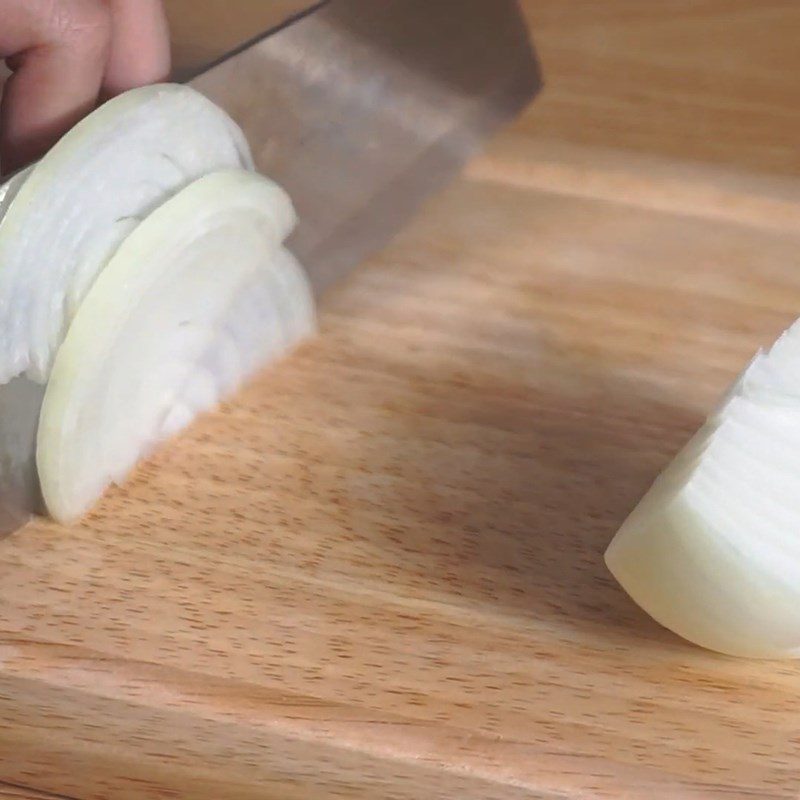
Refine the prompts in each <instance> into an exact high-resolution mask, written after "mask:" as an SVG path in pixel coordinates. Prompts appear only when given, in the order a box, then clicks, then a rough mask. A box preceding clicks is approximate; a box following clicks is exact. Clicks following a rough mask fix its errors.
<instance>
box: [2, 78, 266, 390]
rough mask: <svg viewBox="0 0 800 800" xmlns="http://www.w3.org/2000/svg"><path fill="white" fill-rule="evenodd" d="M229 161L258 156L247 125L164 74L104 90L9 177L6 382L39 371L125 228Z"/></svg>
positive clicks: (248, 163) (243, 163)
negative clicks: (116, 92)
mask: <svg viewBox="0 0 800 800" xmlns="http://www.w3.org/2000/svg"><path fill="white" fill-rule="evenodd" d="M228 167H244V168H248V169H249V168H251V167H252V159H251V156H250V152H249V149H248V146H247V143H246V141H245V138H244V136H243V134H242V132H241V130H240V129H239V128H238V127H237V126H236V124H235V123H234V122H233V121H232V120H231V119H230V117H228V115H227V114H226V113H225V112H224V111H222V110H221V109H220V108H218V107H217V106H216V105H214V103H212V102H211V101H210V100H208V99H206V98H205V97H203V95H201V94H199V93H198V92H196V91H195V90H193V89H190V88H189V87H187V86H179V85H173V84H165V85H159V86H149V87H145V88H142V89H135V90H133V91H130V92H127V93H125V94H123V95H121V96H119V97H117V98H115V99H114V100H111V101H109V102H108V103H106V104H105V105H103V106H102V107H101V108H99V109H98V110H97V111H95V112H94V113H93V114H91V115H90V116H88V117H87V118H86V119H84V120H83V121H82V122H80V123H79V124H78V125H77V126H76V127H75V128H73V129H72V130H71V131H70V132H69V133H68V134H67V135H66V136H64V137H63V138H62V139H61V141H59V142H58V144H56V146H55V147H54V148H53V149H52V150H51V151H50V152H49V153H48V154H47V155H46V156H45V157H44V158H43V159H42V160H41V161H40V162H39V163H38V164H36V165H35V166H34V167H33V169H32V170H30V171H26V172H25V173H22V174H21V175H20V176H17V177H16V178H15V179H12V182H10V184H9V185H8V188H7V191H6V192H5V197H2V196H0V216H2V219H0V383H5V382H6V381H8V380H10V379H11V378H13V377H15V376H16V375H19V374H22V373H26V374H27V375H28V376H29V377H30V378H32V379H33V380H36V381H38V382H40V383H44V382H45V381H46V380H47V378H48V375H49V373H50V368H51V366H52V362H53V357H54V355H55V352H56V350H57V349H58V347H59V345H60V344H61V341H62V340H63V338H64V334H65V332H66V330H67V327H68V326H69V322H70V320H71V319H72V317H73V316H74V314H75V312H76V310H77V308H78V307H79V305H80V303H81V301H82V299H83V297H84V296H85V295H86V292H87V291H88V290H89V288H90V287H91V285H92V283H93V282H94V280H95V278H96V276H97V275H98V273H99V272H100V271H101V270H102V268H103V266H104V265H105V264H106V263H107V262H108V259H109V258H110V257H111V255H112V254H113V253H114V252H115V251H116V249H117V248H118V247H119V245H120V243H121V242H122V241H123V239H124V238H125V237H126V236H127V235H128V234H129V233H130V232H131V230H133V229H134V228H135V227H136V225H137V224H138V223H139V222H140V221H141V220H142V219H143V218H144V217H145V216H146V215H147V214H149V213H150V212H151V211H153V210H154V209H155V208H157V207H158V206H159V205H161V203H163V202H164V200H166V199H167V198H168V197H170V196H171V195H173V194H174V193H175V192H176V191H178V190H180V189H182V188H184V187H185V186H187V185H188V184H189V183H191V182H192V181H194V180H196V179H197V178H199V177H200V176H202V175H205V174H207V173H209V172H211V171H214V170H218V169H224V168H228ZM2 194H3V192H0V195H2ZM3 210H5V214H4V215H3V214H2V212H3Z"/></svg>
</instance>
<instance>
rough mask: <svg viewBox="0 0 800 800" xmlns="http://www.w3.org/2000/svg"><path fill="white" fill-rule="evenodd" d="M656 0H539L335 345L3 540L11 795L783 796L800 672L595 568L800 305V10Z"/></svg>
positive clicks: (6, 763)
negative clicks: (530, 101)
mask: <svg viewBox="0 0 800 800" xmlns="http://www.w3.org/2000/svg"><path fill="white" fill-rule="evenodd" d="M654 5H658V7H659V9H661V16H659V15H658V13H656V11H655V10H653V9H652V8H651V7H650V6H648V7H647V9H644V8H643V7H642V6H641V4H638V3H629V2H623V0H614V2H612V0H608V2H603V3H590V2H588V0H586V2H577V3H572V4H570V6H569V9H565V4H563V3H558V2H556V0H552V2H544V0H542V2H539V0H537V2H536V3H531V6H532V8H533V10H532V15H533V18H534V21H535V22H537V23H538V30H539V31H540V39H539V44H540V48H541V50H542V54H543V61H544V63H545V67H546V68H547V65H548V64H552V65H553V72H551V73H550V86H551V88H550V91H549V94H546V95H545V97H544V98H543V99H542V101H541V103H540V104H537V106H535V107H534V108H533V109H532V110H531V112H530V113H529V114H528V115H527V117H526V118H525V119H524V120H522V121H521V122H520V123H519V124H518V125H517V126H516V127H515V128H514V129H512V130H511V131H510V132H508V133H506V134H504V135H503V136H501V137H500V138H499V139H498V140H497V141H496V142H495V143H494V144H493V145H492V147H491V148H490V150H489V152H488V153H487V154H486V155H485V156H483V157H481V158H479V159H476V160H475V161H474V162H473V163H472V164H471V166H470V167H469V169H468V171H467V173H466V175H465V176H464V177H463V179H461V180H460V181H458V182H457V183H456V184H455V185H454V186H452V187H451V188H450V189H449V190H448V191H447V192H445V193H444V194H443V195H442V196H440V197H439V198H437V199H436V200H434V201H433V202H432V203H430V204H429V205H428V207H427V208H426V209H425V211H424V212H423V213H422V214H421V215H420V217H419V218H418V220H417V221H416V222H415V224H414V225H413V226H412V227H411V228H410V229H409V230H408V231H406V232H405V233H404V234H403V235H402V236H401V237H400V238H399V239H398V240H397V241H396V242H395V243H394V244H393V245H392V246H391V247H390V248H389V249H388V250H387V251H386V252H384V253H383V254H382V255H381V256H380V257H378V258H376V259H374V260H373V261H372V262H371V263H370V264H368V265H365V267H364V268H363V269H362V270H360V271H359V272H358V273H357V274H356V275H355V276H354V277H353V279H352V280H351V281H350V282H349V283H348V284H347V285H345V286H343V287H342V288H341V289H340V290H339V291H338V292H337V293H336V294H335V295H333V296H332V297H331V298H330V301H329V302H328V304H327V306H326V308H325V310H324V313H323V316H322V332H321V335H320V336H319V338H318V339H317V340H316V341H314V342H312V343H310V344H308V345H307V346H305V347H304V348H303V349H302V350H300V351H299V352H298V353H297V354H296V355H294V356H293V357H292V358H291V359H289V360H288V361H287V362H285V363H283V364H281V365H280V366H279V367H277V368H275V369H273V370H271V371H269V372H267V373H266V374H264V375H263V376H262V377H261V378H260V379H259V380H257V381H256V382H254V383H253V384H252V385H251V386H250V387H249V388H248V389H246V390H245V391H244V392H242V394H241V395H240V396H239V397H237V398H236V399H235V400H234V401H233V402H231V403H230V404H229V405H228V406H226V407H225V408H224V409H223V410H222V411H221V412H219V413H217V414H215V415H213V416H211V417H209V418H207V419H205V420H203V421H201V422H200V423H199V424H198V425H196V426H195V427H194V428H193V429H192V430H191V431H190V432H189V433H188V434H187V435H185V436H184V437H182V438H181V439H180V440H179V441H178V442H176V443H174V444H171V445H169V446H168V447H167V448H166V449H165V450H164V451H163V452H162V453H161V454H160V455H159V456H158V457H157V458H156V459H154V460H153V461H152V462H150V463H149V464H147V465H146V466H144V467H143V468H142V469H141V470H139V472H138V473H137V475H136V476H135V478H134V480H133V481H132V482H131V484H130V485H128V486H127V487H126V488H125V489H123V490H116V491H113V492H112V493H111V494H110V495H109V497H108V498H107V499H106V500H105V501H104V502H103V503H102V504H101V506H100V507H99V508H98V510H97V512H96V513H95V514H94V515H93V516H92V517H91V518H90V519H88V520H87V521H86V522H85V523H84V524H83V525H81V526H78V527H76V528H73V529H71V530H66V529H64V528H61V527H59V526H56V525H53V524H49V523H45V522H40V523H37V524H35V525H32V526H31V527H29V528H27V529H26V530H24V531H22V532H19V533H18V534H15V535H14V536H12V537H10V538H8V539H5V540H3V541H2V542H0V780H3V781H6V782H7V784H9V787H8V788H7V789H3V788H0V797H4V796H8V797H20V796H21V797H23V798H28V797H36V794H35V793H31V792H29V791H27V790H22V789H14V788H11V785H15V786H20V787H21V786H25V787H30V788H31V789H34V790H39V791H43V792H51V793H55V794H57V795H59V796H65V797H73V798H86V799H87V800H89V799H90V798H91V799H95V798H97V799H100V798H103V799H104V800H105V798H125V799H126V800H127V799H128V798H162V797H180V798H197V800H205V799H206V798H209V799H211V798H214V800H217V799H218V798H226V800H239V799H241V800H265V799H268V798H276V800H277V799H278V798H280V800H292V799H293V798H297V799H298V800H299V799H300V798H309V797H314V798H345V797H346V798H365V799H366V798H370V799H373V798H377V799H383V798H385V799H386V800H389V798H392V800H400V799H402V800H406V799H410V798H414V799H415V800H416V798H459V800H494V799H495V798H496V799H498V800H500V799H502V800H511V799H513V800H518V799H520V800H521V799H522V798H526V799H531V800H532V799H533V798H536V799H537V800H544V799H546V800H555V798H559V799H562V800H578V798H580V799H581V800H584V799H585V798H623V797H624V798H636V800H639V799H640V798H641V800H651V799H652V798H670V799H672V798H680V799H681V800H683V798H719V799H720V800H721V799H722V798H725V800H732V799H733V798H743V799H744V798H748V799H749V800H771V799H772V800H774V799H776V798H797V797H798V794H799V793H800V665H795V664H792V663H788V664H787V663H765V662H748V661H737V660H734V659H730V658H725V657H722V656H717V655H714V654H712V653H707V652H704V651H701V650H699V649H697V648H694V647H692V646H690V645H688V644H685V643H684V642H682V641H681V640H679V639H677V638H676V637H674V636H673V635H672V634H670V633H668V632H667V631H665V630H663V629H661V628H660V627H659V626H658V625H656V624H655V623H654V622H652V621H650V620H649V619H648V618H647V617H646V616H645V615H644V614H643V613H641V612H640V611H639V610H638V609H637V608H636V607H635V606H634V605H633V604H632V603H631V602H630V601H629V600H628V599H627V597H626V596H625V595H624V594H623V593H622V592H621V591H620V590H619V589H618V588H617V587H616V586H615V584H614V583H613V581H612V580H611V578H610V577H609V575H608V574H607V573H606V570H605V569H604V567H603V564H602V560H601V556H602V552H603V550H604V548H605V546H606V545H607V543H608V541H609V540H610V538H611V536H612V535H613V533H614V531H615V529H616V527H617V526H618V525H619V523H620V522H621V520H622V519H623V518H624V516H625V515H626V513H627V512H628V511H629V510H630V508H631V507H632V506H633V504H634V503H635V502H636V500H637V499H638V498H639V496H640V495H641V494H642V492H643V491H644V489H645V488H646V487H647V485H648V483H649V482H650V481H651V480H652V478H653V477H654V475H655V474H656V473H657V472H658V470H659V469H660V468H661V467H663V466H664V464H665V463H666V462H667V461H668V460H669V458H670V457H671V456H672V454H673V453H674V452H675V451H676V450H677V448H678V447H679V446H680V445H681V444H682V443H683V442H684V441H685V440H686V438H687V437H688V435H689V434H690V433H691V431H692V430H693V429H694V428H696V427H697V425H698V424H699V423H700V421H701V419H702V417H703V415H704V413H705V412H706V411H707V410H708V409H709V408H710V407H711V405H712V403H713V402H714V400H715V399H716V398H717V397H718V395H719V393H720V392H721V391H722V389H723V388H724V386H725V385H726V383H727V382H728V381H730V380H731V378H732V377H733V376H734V374H735V373H736V372H737V371H738V370H739V369H740V368H741V367H742V365H743V364H744V363H745V362H746V361H747V359H748V358H749V357H750V355H751V354H752V353H753V351H754V350H755V348H756V347H757V346H759V345H760V344H762V343H766V342H769V341H770V340H771V339H772V338H773V337H774V336H775V335H776V334H777V333H778V332H779V331H780V330H781V329H782V328H783V327H785V326H786V325H787V324H788V323H789V322H790V321H791V320H792V319H793V318H794V317H795V316H796V315H797V313H798V310H800V179H798V178H796V177H785V175H790V174H791V173H797V172H798V171H800V168H798V167H799V166H800V165H798V164H796V163H794V162H793V161H792V158H793V157H794V158H796V147H797V144H796V143H797V142H798V141H800V137H798V136H797V133H798V132H800V120H799V119H798V111H797V108H798V106H797V105H796V104H794V102H793V97H792V96H791V92H792V91H793V89H791V87H789V84H788V83H786V82H784V84H782V85H784V88H785V92H784V95H783V97H782V99H779V98H778V95H777V90H775V92H773V94H772V95H768V96H766V97H763V98H761V100H759V95H758V92H756V91H755V89H754V88H753V87H754V85H755V84H758V85H761V84H759V83H758V82H759V81H760V82H762V83H763V84H764V85H766V78H765V77H764V76H765V75H766V74H767V73H768V72H769V70H770V69H772V70H773V76H777V77H776V80H778V83H779V84H780V82H781V81H783V80H784V78H782V77H780V76H783V75H784V71H785V70H786V69H787V68H788V67H789V66H793V68H794V69H795V73H794V74H795V75H797V74H800V53H798V52H797V48H796V41H797V35H798V33H800V13H799V12H798V10H797V9H796V7H794V5H791V6H790V5H788V4H785V3H777V2H774V3H764V4H758V6H756V4H753V3H745V2H735V1H734V0H724V1H723V0H715V2H711V0H708V1H707V2H705V1H704V2H692V3H689V2H688V0H686V2H681V1H680V0H669V2H665V3H661V4H654ZM581 13H582V14H583V16H581ZM681 13H683V17H681ZM587 15H588V16H587ZM592 15H593V16H592ZM681 20H683V25H684V27H683V33H682V34H681V27H680V23H681ZM714 24H716V26H717V27H716V28H713V25H714ZM708 26H712V28H709V27H708ZM710 29H711V30H715V31H716V33H715V34H714V35H715V37H716V38H714V39H713V41H714V42H717V43H719V42H728V43H729V44H733V43H739V44H740V47H739V49H738V50H735V49H730V48H729V49H724V48H722V46H721V44H720V45H719V48H718V52H717V51H716V50H714V48H710V47H709V46H708V44H707V41H708V36H705V37H704V36H701V35H700V34H699V33H698V30H701V31H706V33H707V32H708V30H710ZM745 29H749V30H750V31H751V34H752V31H754V30H755V31H761V32H762V33H761V36H760V37H759V36H752V35H751V39H747V38H746V37H745V36H744V31H745ZM766 30H769V31H772V32H774V38H773V39H771V40H770V41H771V42H772V44H771V45H770V48H771V50H770V52H772V56H771V59H772V60H771V61H769V60H768V61H767V62H766V63H765V62H763V61H762V62H758V61H757V56H758V55H759V54H763V52H766V51H767V50H768V49H769V48H767V46H766V45H764V44H763V42H764V37H765V36H766V35H767V34H766V33H764V31H766ZM770 35H772V34H770ZM747 42H751V43H752V46H751V45H748V44H746V43H747ZM626 47H627V48H628V50H627V51H626V50H625V48H626ZM748 47H749V49H748ZM781 48H784V49H781ZM702 50H706V51H708V58H707V61H706V62H704V61H703V60H702V59H701V57H700V55H701V51H702ZM681 53H682V57H679V54H681ZM789 53H792V54H793V56H792V57H793V58H794V62H791V58H790V55H789ZM693 59H694V60H693ZM687 63H688V64H689V65H690V66H689V67H686V66H685V65H686V64H687ZM704 63H705V64H706V66H705V67H704V66H703V64H704ZM589 64H595V65H596V69H597V70H598V73H599V74H600V76H601V78H603V79H604V80H605V83H604V84H603V83H602V81H601V80H600V79H598V82H597V83H596V84H595V83H594V82H593V81H594V80H595V79H594V78H593V77H592V76H591V75H590V74H588V73H586V72H585V68H586V67H587V65H589ZM754 64H756V65H757V66H755V67H754V66H753V65H754ZM648 65H650V68H649V69H650V71H649V72H648ZM698 65H699V66H698ZM747 69H750V70H751V71H752V72H753V73H754V75H755V77H753V79H752V81H751V82H749V83H748V82H747V81H741V80H740V82H739V83H740V86H741V91H740V92H739V93H738V94H736V93H735V92H733V91H732V90H731V92H730V93H729V94H725V93H724V92H721V94H720V95H717V94H715V93H714V92H713V91H712V89H711V88H707V90H705V93H703V91H701V88H702V86H704V85H705V86H706V87H709V86H712V85H715V84H714V81H717V80H719V81H722V82H723V83H724V82H725V81H727V80H729V79H730V80H733V78H732V77H731V76H733V77H738V78H741V76H743V75H746V72H747ZM637 74H638V82H637V77H636V76H637ZM609 76H616V77H614V80H613V81H612V80H610V78H609ZM689 78H691V79H692V80H689ZM703 81H705V84H704V83H703ZM795 83H798V84H800V82H798V81H795ZM602 85H604V86H605V88H604V89H602V90H601V86H602ZM631 86H638V87H639V88H638V91H639V92H640V95H637V94H636V92H635V91H633V89H631V88H630V87H631ZM698 93H699V95H698ZM717 96H720V97H724V98H725V99H724V101H723V100H720V101H719V103H718V105H714V102H713V98H714V97H717ZM637 98H638V99H637ZM737 102H738V104H739V105H738V106H737V105H736V104H735V103H737ZM682 103H683V104H686V105H687V107H692V108H694V110H695V113H694V115H692V116H691V119H689V118H688V116H681V115H680V114H678V113H677V111H675V112H674V113H673V115H672V116H671V117H670V115H668V114H666V113H664V114H663V115H662V116H657V118H656V119H655V120H651V121H650V123H648V122H647V121H646V120H642V119H640V117H639V113H640V111H641V106H642V105H644V106H645V107H648V104H649V107H652V108H664V107H666V108H673V109H681V108H684V106H683V105H682ZM759 103H760V105H759ZM692 104H694V105H693V106H692ZM720 106H724V107H725V111H726V113H722V112H721V111H720ZM612 109H613V110H614V113H613V114H612V111H611V110H612ZM704 109H705V110H704ZM581 114H583V117H582V116H581ZM581 119H583V120H584V122H581ZM734 119H741V120H742V121H743V122H742V125H743V126H744V127H745V128H747V126H750V127H749V128H748V130H749V131H750V135H749V136H748V135H745V134H744V133H742V129H741V128H740V127H737V126H732V127H730V128H729V127H726V126H728V125H729V123H731V120H734ZM759 120H760V122H759ZM776 120H777V121H780V122H781V124H782V125H784V127H785V126H790V127H791V126H794V127H793V128H792V130H793V131H794V134H795V135H794V137H786V138H785V140H784V138H782V139H781V141H780V142H775V143H774V146H772V145H770V146H768V145H767V144H765V143H764V142H767V141H768V140H769V137H770V135H771V132H772V131H773V128H774V127H775V122H776ZM671 123H674V124H672V127H670V124H671ZM690 123H691V124H690ZM723 123H724V124H723ZM581 125H583V127H581ZM604 125H605V126H606V130H605V133H603V127H604ZM637 126H638V128H637ZM698 126H699V128H701V129H702V130H704V131H705V132H706V135H707V136H708V139H709V141H708V142H706V141H705V140H704V139H703V138H702V136H701V135H700V133H701V132H702V131H698V130H697V127H698ZM637 130H638V133H637ZM759 135H760V136H761V137H762V138H760V139H759ZM780 135H781V137H784V136H785V134H784V132H783V129H781V134H780ZM726 136H729V138H728V139H726V138H725V137H726ZM737 142H738V143H737ZM681 143H683V145H684V146H685V150H686V154H687V156H688V158H685V157H682V156H681V155H680V153H677V152H675V151H676V150H677V149H678V147H679V145H681ZM704 148H705V149H704ZM793 153H794V154H795V155H794V156H793V155H792V154H793ZM737 154H741V158H739V157H738V156H737ZM793 164H794V166H793ZM770 170H771V171H773V172H775V173H777V172H783V173H784V176H781V175H777V174H773V175H770V174H768V171H770ZM4 791H5V795H4V794H3V792H4ZM15 793H16V794H15Z"/></svg>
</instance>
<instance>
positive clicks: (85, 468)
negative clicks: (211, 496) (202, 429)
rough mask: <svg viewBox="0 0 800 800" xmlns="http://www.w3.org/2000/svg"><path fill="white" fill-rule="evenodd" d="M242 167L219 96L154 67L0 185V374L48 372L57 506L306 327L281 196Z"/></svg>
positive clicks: (302, 281)
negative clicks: (159, 75) (166, 77)
mask: <svg viewBox="0 0 800 800" xmlns="http://www.w3.org/2000/svg"><path fill="white" fill-rule="evenodd" d="M251 168H252V160H251V158H250V154H249V150H248V147H247V144H246V142H245V140H244V137H243V135H242V133H241V131H240V130H239V129H238V128H237V127H236V125H235V124H234V123H233V121H232V120H230V118H229V117H227V115H226V114H225V113H224V112H223V111H222V110H220V109H218V108H217V107H216V106H214V105H213V104H212V103H211V102H210V101H209V100H207V99H205V98H204V97H202V95H199V94H198V93H197V92H195V91H193V90H191V89H188V88H187V87H182V86H171V85H163V86H157V87H149V88H147V89H138V90H134V91H133V92H129V93H128V94H126V95H123V96H121V97H120V98H117V99H116V100H114V101H111V102H110V103H108V104H106V105H105V106H103V107H102V108H101V109H99V110H98V111H96V112H95V113H94V114H92V115H91V116H90V117H88V118H87V119H86V120H84V122H82V123H81V124H80V125H79V126H77V127H76V128H75V129H73V130H72V131H71V132H70V133H69V134H68V135H67V136H66V137H65V138H64V139H62V141H61V142H59V144H58V145H57V146H56V147H55V148H54V149H53V150H52V151H51V152H50V153H49V154H48V155H47V156H45V158H44V159H43V160H42V161H41V162H40V163H39V164H37V165H36V166H35V167H34V168H33V169H32V170H30V171H28V172H26V173H21V174H20V175H19V176H17V177H16V178H14V179H12V181H11V182H9V184H6V186H4V187H2V188H0V331H1V333H0V378H2V380H3V381H4V382H7V381H8V380H10V379H12V378H15V376H18V375H21V374H27V375H28V377H31V378H34V379H35V380H36V381H38V382H40V383H46V388H45V395H44V403H43V405H42V410H41V415H40V420H39V432H38V439H37V453H36V463H37V468H38V474H39V480H40V483H41V489H42V495H43V497H44V501H45V504H46V506H47V509H48V511H49V512H50V514H51V515H52V516H53V517H54V518H56V519H57V520H60V521H63V522H69V521H72V520H75V519H77V518H79V517H80V516H81V515H83V514H84V513H85V512H86V511H88V510H89V509H90V508H91V507H92V505H93V504H94V503H95V501H96V500H97V499H98V498H99V496H100V495H101V494H102V493H103V491H104V490H105V489H106V487H107V486H108V485H109V484H111V483H112V482H116V483H119V482H121V481H122V480H124V478H125V477H126V475H127V474H128V473H129V472H130V470H131V469H132V468H133V467H134V466H135V464H136V462H137V461H138V460H139V459H140V458H141V457H142V456H144V455H146V454H147V453H148V452H150V451H151V450H152V449H153V448H154V447H155V446H156V445H157V444H158V443H159V442H161V441H162V440H164V439H165V438H167V437H169V436H171V435H173V434H175V433H176V432H178V431H179V430H181V429H182V428H184V427H185V426H186V425H187V424H188V423H189V422H191V420H192V419H193V418H194V417H195V416H196V415H197V414H198V413H200V412H202V411H204V410H206V409H209V408H210V407H212V406H214V405H215V404H216V403H217V402H218V401H219V400H220V399H222V398H223V397H225V396H227V395H229V394H230V393H231V392H233V391H234V390H236V388H237V387H239V386H240V385H241V383H242V382H243V381H244V380H246V379H247V378H248V377H250V376H251V375H253V373H254V372H256V371H257V370H258V369H259V368H261V367H262V366H264V365H265V364H267V363H269V362H270V361H272V360H274V359H276V358H277V357H279V356H280V355H282V354H283V353H285V352H286V351H287V350H288V349H289V348H291V347H292V346H293V345H294V344H296V343H297V342H298V341H299V340H300V339H302V338H304V337H305V336H307V335H309V334H310V333H311V332H312V331H313V329H314V318H315V316H314V304H313V299H312V297H311V293H310V289H309V283H308V279H307V277H306V275H305V272H304V271H303V269H302V268H301V266H300V265H299V264H298V262H297V261H296V260H295V259H294V257H293V256H292V255H291V254H290V253H289V251H288V250H286V249H285V247H284V245H283V242H284V240H285V239H286V237H287V236H288V235H289V233H291V231H292V229H293V228H294V226H295V224H296V217H295V212H294V208H293V206H292V203H291V201H290V199H289V197H288V196H287V195H286V193H285V192H284V191H283V190H282V189H281V188H280V187H278V186H277V185H276V184H275V183H273V182H272V181H270V180H268V179H267V178H264V177H262V176H260V175H257V174H255V173H253V172H252V171H249V170H250V169H251ZM17 380H18V379H17ZM16 383H17V381H16V380H15V381H14V383H13V384H12V385H15V384H16ZM4 389H5V390H6V391H9V390H10V387H7V388H6V387H4ZM0 391H2V390H0Z"/></svg>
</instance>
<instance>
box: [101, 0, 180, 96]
mask: <svg viewBox="0 0 800 800" xmlns="http://www.w3.org/2000/svg"><path fill="white" fill-rule="evenodd" d="M106 3H107V5H108V8H109V10H110V11H111V19H112V35H111V52H110V55H109V60H108V65H107V67H106V73H105V80H104V85H103V89H104V92H105V93H107V94H118V93H119V92H124V91H126V90H127V89H132V88H134V87H136V86H145V85H147V84H149V83H157V82H158V81H163V80H166V79H167V78H168V77H169V72H170V41H169V29H168V26H167V19H166V16H165V14H164V8H163V6H162V3H161V0H106Z"/></svg>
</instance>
